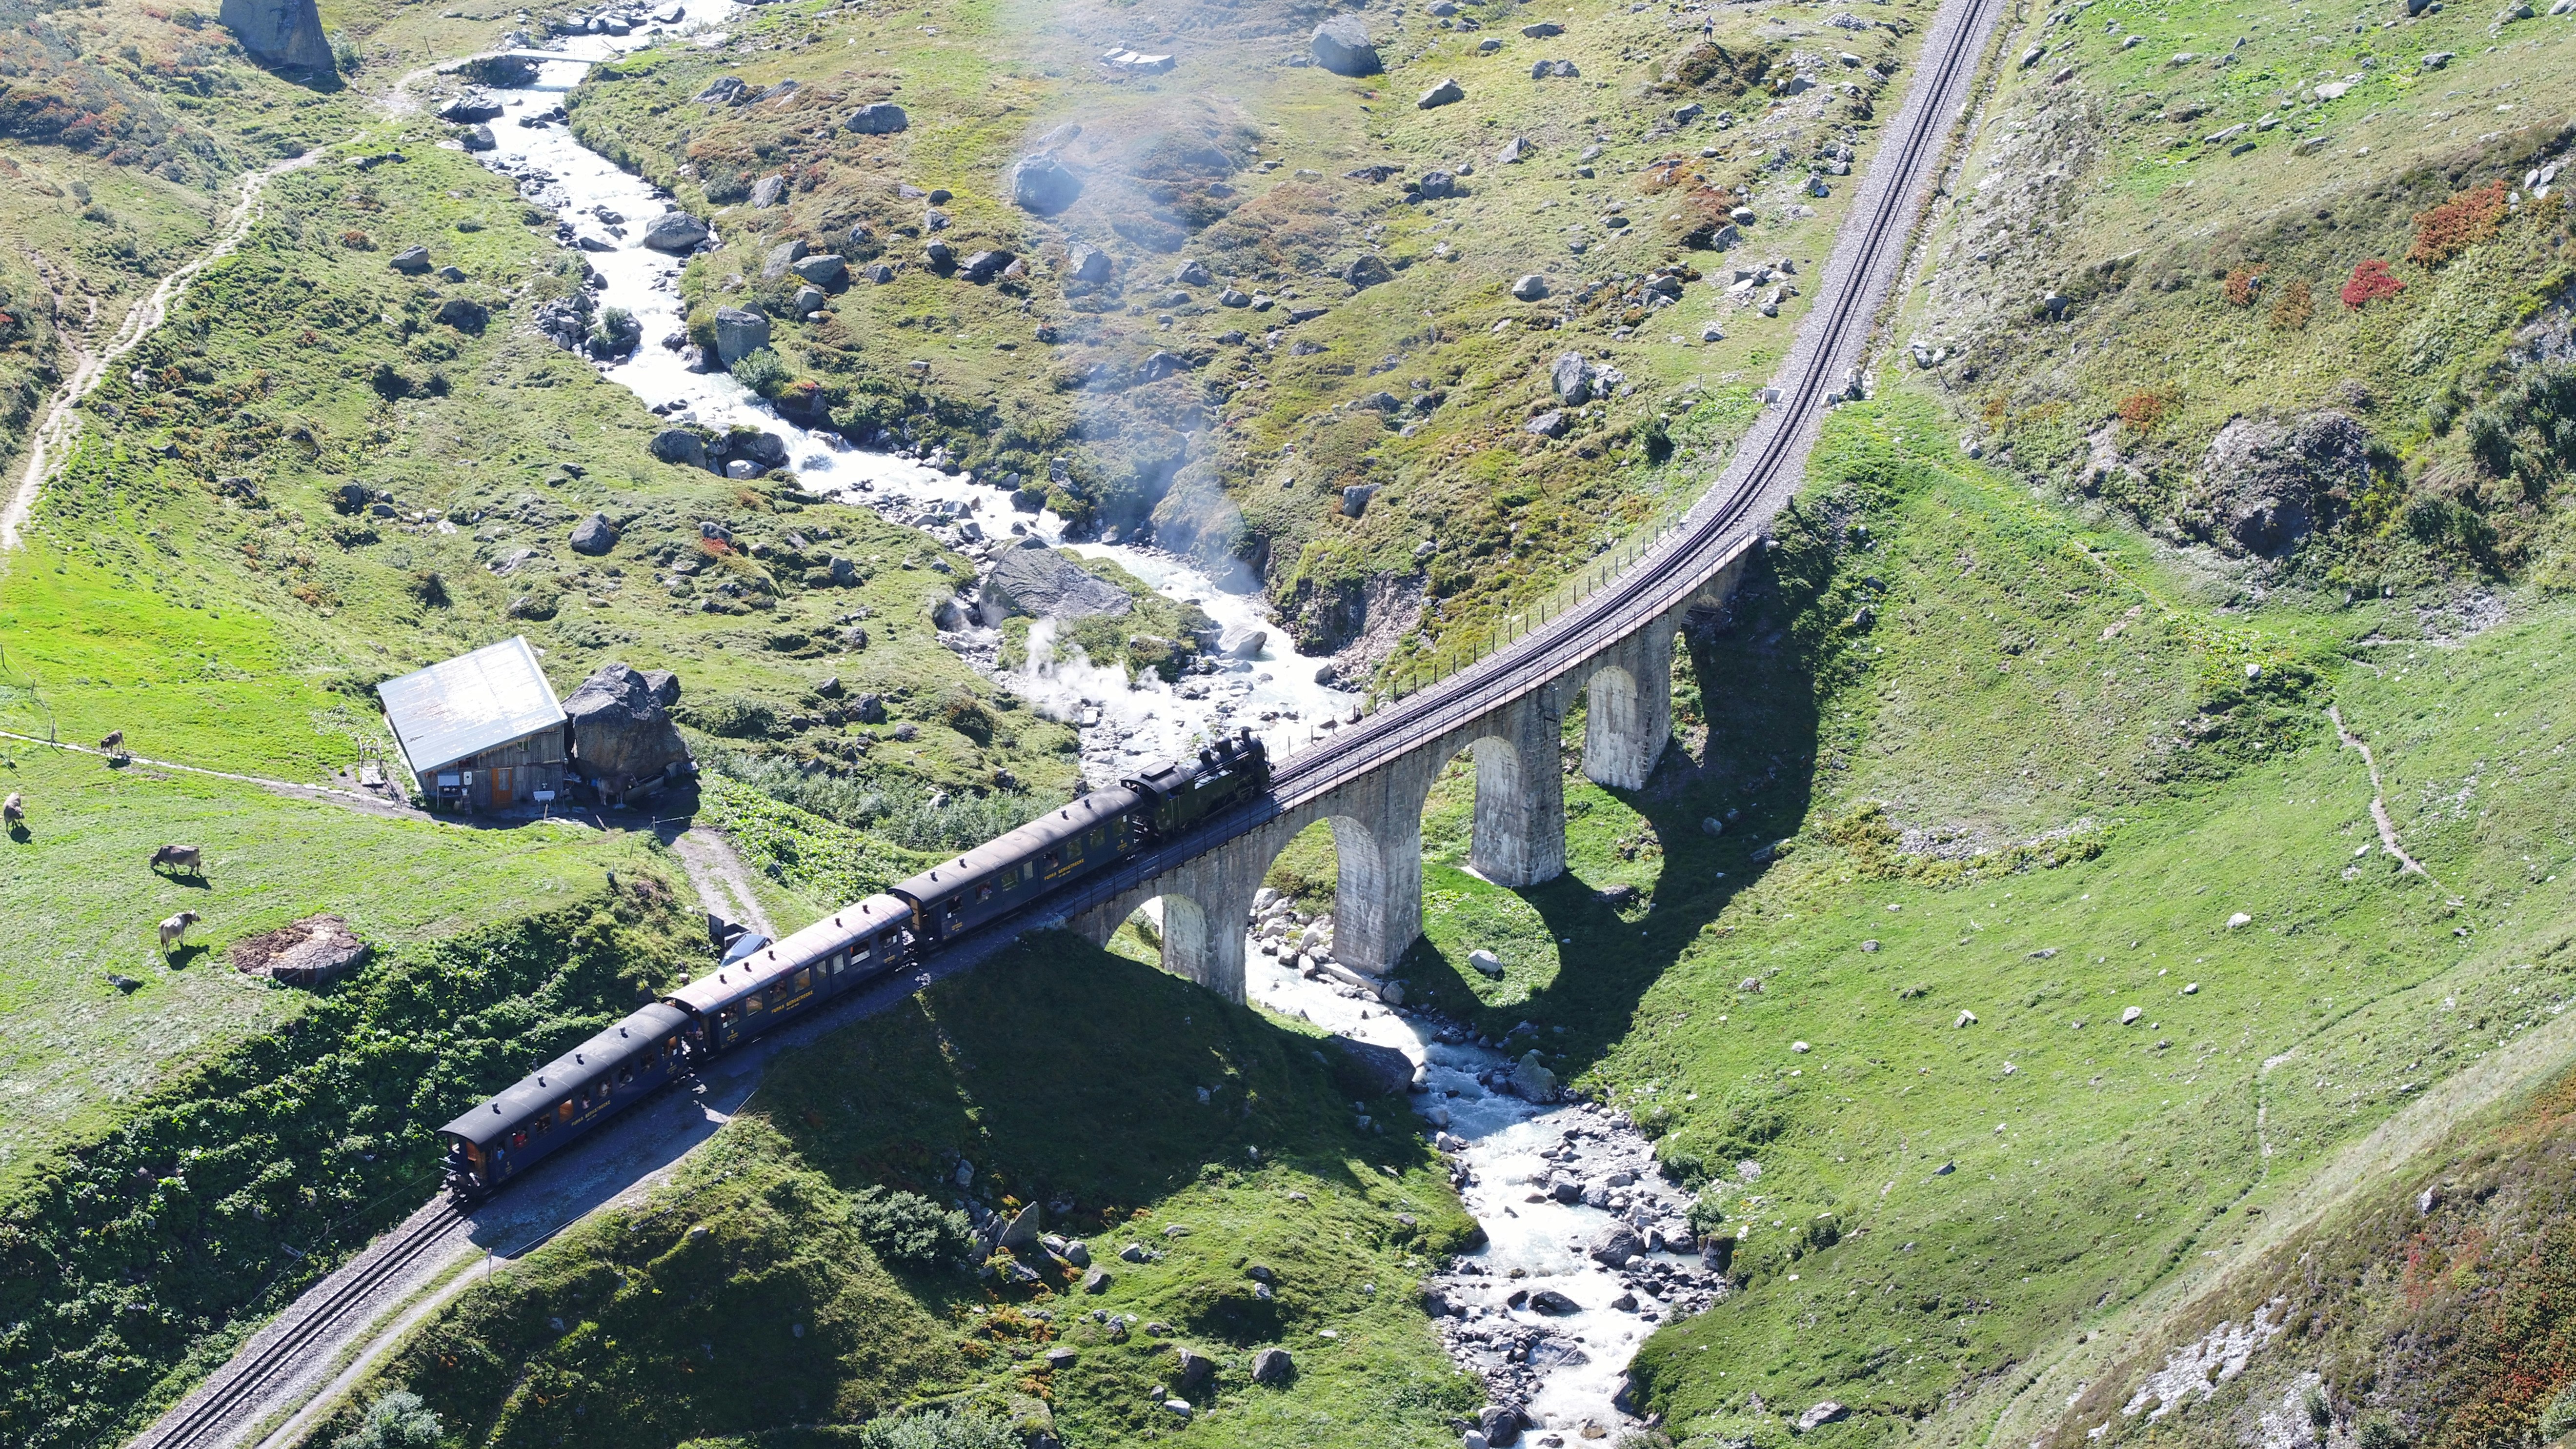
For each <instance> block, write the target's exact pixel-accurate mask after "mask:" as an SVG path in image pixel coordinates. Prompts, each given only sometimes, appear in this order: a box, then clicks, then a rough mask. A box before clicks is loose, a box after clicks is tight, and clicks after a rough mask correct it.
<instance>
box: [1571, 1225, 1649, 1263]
mask: <svg viewBox="0 0 2576 1449" xmlns="http://www.w3.org/2000/svg"><path fill="white" fill-rule="evenodd" d="M1645 1251H1646V1240H1645V1239H1644V1238H1642V1237H1640V1236H1638V1234H1637V1230H1636V1229H1635V1228H1632V1227H1630V1226H1628V1225H1627V1224H1626V1223H1623V1222H1619V1221H1617V1220H1616V1219H1613V1220H1612V1221H1611V1223H1610V1224H1609V1226H1607V1227H1605V1228H1603V1229H1602V1230H1601V1231H1600V1232H1598V1233H1595V1234H1593V1235H1592V1241H1591V1242H1590V1243H1588V1244H1586V1245H1585V1246H1584V1249H1583V1255H1584V1256H1585V1257H1587V1258H1590V1259H1591V1260H1592V1261H1593V1262H1596V1263H1598V1264H1600V1265H1601V1266H1602V1267H1604V1268H1616V1267H1619V1266H1620V1265H1622V1264H1624V1263H1626V1262H1627V1261H1628V1260H1629V1259H1630V1258H1633V1257H1636V1256H1637V1255H1639V1254H1640V1253H1643V1252H1645Z"/></svg>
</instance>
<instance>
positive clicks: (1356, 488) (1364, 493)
mask: <svg viewBox="0 0 2576 1449" xmlns="http://www.w3.org/2000/svg"><path fill="white" fill-rule="evenodd" d="M1376 496H1377V485H1376V484H1374V483H1353V484H1350V485H1348V486H1346V487H1344V488H1343V489H1342V516H1343V517H1344V518H1357V517H1359V516H1360V515H1361V514H1364V513H1366V512H1368V506H1369V500H1370V499H1372V498H1374V497H1376Z"/></svg>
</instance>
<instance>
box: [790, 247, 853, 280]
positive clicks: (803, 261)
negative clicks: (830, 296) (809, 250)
mask: <svg viewBox="0 0 2576 1449" xmlns="http://www.w3.org/2000/svg"><path fill="white" fill-rule="evenodd" d="M789 270H791V271H793V272H794V273H796V275H798V276H800V277H803V278H804V279H805V280H806V281H809V282H811V283H813V284H814V285H815V286H818V287H832V286H838V285H839V284H840V283H841V281H842V280H843V279H844V278H846V277H848V276H849V274H850V265H849V263H848V262H846V261H844V260H842V259H841V257H840V256H839V255H837V254H835V253H832V252H825V253H823V254H822V255H820V256H811V257H799V258H798V259H796V260H795V261H794V262H792V263H790V264H789Z"/></svg>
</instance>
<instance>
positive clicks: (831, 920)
mask: <svg viewBox="0 0 2576 1449" xmlns="http://www.w3.org/2000/svg"><path fill="white" fill-rule="evenodd" d="M911 919H912V907H910V906H908V905H905V904H904V903H903V902H901V901H899V900H896V899H895V898H894V897H892V896H870V897H868V898H867V899H866V900H863V901H860V902H859V903H857V904H856V905H849V906H843V907H842V908H841V909H839V910H838V911H835V912H833V913H832V914H831V915H828V916H826V917H824V918H823V919H821V920H819V921H816V922H815V923H814V924H812V925H810V926H807V927H806V928H805V929H804V930H801V931H798V932H796V933H795V934H793V935H791V936H789V937H787V938H786V939H785V940H783V941H773V942H771V943H769V944H768V945H766V946H763V947H761V948H760V949H759V950H756V951H753V952H751V953H750V954H749V955H746V956H743V957H741V958H739V959H735V960H728V961H726V962H725V963H724V964H723V965H722V966H720V967H718V968H717V969H716V973H715V974H714V975H712V976H705V977H701V978H699V979H698V980H696V981H692V982H690V983H689V984H688V985H686V986H683V987H681V988H680V989H679V990H677V991H674V992H672V993H671V994H670V995H669V996H667V997H665V998H664V999H665V1000H667V1001H670V1002H672V1003H674V1004H675V1005H679V1006H683V1007H686V1008H688V1009H689V1010H691V1011H694V1012H697V1013H698V1014H699V1015H701V1016H707V1015H712V1014H714V1013H715V1012H717V1011H720V1010H722V1009H724V1008H725V1007H727V1006H730V1005H732V1004H733V1003H734V1002H737V1001H740V1000H741V999H742V998H744V997H746V996H749V995H750V994H751V993H753V992H755V991H757V990H759V989H760V988H761V987H763V986H766V985H768V984H769V983H770V982H771V981H774V980H776V979H777V978H778V977H780V976H782V975H784V974H786V973H787V972H790V971H793V970H795V969H796V968H797V967H798V966H801V965H804V964H806V963H808V962H810V961H812V960H814V959H815V958H816V957H818V956H826V955H829V954H831V953H832V952H834V951H838V950H840V949H841V948H842V947H844V946H847V945H849V944H850V943H851V942H853V941H856V940H858V939H859V938H860V937H862V936H868V935H873V934H875V933H876V932H878V931H882V930H884V929H885V928H886V927H888V926H896V925H903V924H906V923H908V922H910V921H911Z"/></svg>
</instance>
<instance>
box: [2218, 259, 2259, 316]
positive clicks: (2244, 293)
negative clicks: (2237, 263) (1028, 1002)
mask: <svg viewBox="0 0 2576 1449" xmlns="http://www.w3.org/2000/svg"><path fill="white" fill-rule="evenodd" d="M2262 290H2263V270H2262V268H2260V267H2257V268H2255V269H2254V270H2253V271H2250V272H2249V271H2247V270H2245V269H2244V268H2243V267H2238V268H2237V269H2236V270H2235V271H2232V272H2229V273H2228V274H2227V282H2226V284H2225V285H2224V286H2222V287H2220V288H2219V295H2220V296H2222V297H2224V298H2226V299H2227V305H2228V306H2230V307H2251V306H2253V305H2254V298H2255V295H2256V294H2257V293H2259V292H2261V291H2262Z"/></svg>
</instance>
